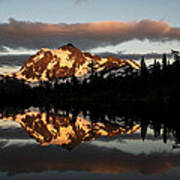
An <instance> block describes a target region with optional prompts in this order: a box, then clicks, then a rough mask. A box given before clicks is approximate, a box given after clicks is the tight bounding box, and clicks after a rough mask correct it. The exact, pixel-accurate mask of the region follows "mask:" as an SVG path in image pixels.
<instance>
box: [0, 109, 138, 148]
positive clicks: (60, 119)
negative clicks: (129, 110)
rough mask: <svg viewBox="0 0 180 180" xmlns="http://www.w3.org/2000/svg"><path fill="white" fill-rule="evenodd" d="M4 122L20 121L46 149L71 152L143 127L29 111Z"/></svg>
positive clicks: (5, 118)
mask: <svg viewBox="0 0 180 180" xmlns="http://www.w3.org/2000/svg"><path fill="white" fill-rule="evenodd" d="M2 119H3V120H12V121H16V122H18V123H19V124H21V126H22V127H23V128H24V129H25V131H26V132H27V133H28V134H30V136H32V137H34V138H35V139H36V140H37V141H38V142H39V143H40V144H41V145H42V146H47V145H50V144H57V145H59V146H62V147H64V148H66V149H68V150H71V149H72V148H74V147H76V146H77V145H78V144H80V143H83V142H85V141H90V140H95V139H96V138H99V137H101V136H105V137H113V136H116V135H123V134H132V133H134V132H135V131H136V130H139V129H140V128H141V127H140V125H139V124H134V125H133V126H127V125H125V124H124V122H122V123H121V124H110V123H107V122H106V123H102V122H92V121H88V120H86V119H85V118H84V117H81V116H75V117H74V116H73V115H72V114H69V115H67V114H66V113H64V114H63V112H61V113H60V114H56V113H52V112H51V113H47V112H42V113H40V112H36V111H29V110H26V111H24V113H19V114H14V115H10V116H5V115H4V116H3V115H2Z"/></svg>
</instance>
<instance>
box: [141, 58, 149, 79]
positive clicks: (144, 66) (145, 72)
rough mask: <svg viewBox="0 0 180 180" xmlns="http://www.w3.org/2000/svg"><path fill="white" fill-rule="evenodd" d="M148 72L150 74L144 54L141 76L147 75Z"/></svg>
mask: <svg viewBox="0 0 180 180" xmlns="http://www.w3.org/2000/svg"><path fill="white" fill-rule="evenodd" d="M147 74H148V69H147V66H146V63H145V60H144V56H143V57H142V59H141V77H145V76H146V75H147Z"/></svg>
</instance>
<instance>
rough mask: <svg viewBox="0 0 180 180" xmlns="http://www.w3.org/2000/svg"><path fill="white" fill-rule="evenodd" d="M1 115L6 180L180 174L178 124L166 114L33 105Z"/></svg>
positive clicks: (0, 167)
mask: <svg viewBox="0 0 180 180" xmlns="http://www.w3.org/2000/svg"><path fill="white" fill-rule="evenodd" d="M138 112H139V111H138ZM154 113H155V112H154ZM144 115H147V116H144ZM162 115H163V113H161V116H162ZM172 115H173V114H171V116H172ZM148 117H149V119H148ZM153 117H156V118H155V119H154V118H153ZM0 118H1V120H0V157H1V158H0V179H3V180H7V179H9V178H12V179H15V180H17V179H18V180H19V179H35V180H36V179H45V180H49V179H53V180H55V179H87V180H90V179H105V180H106V179H107V180H109V179H113V180H114V179H128V180H130V179H132V180H134V179H138V180H139V179H140V180H144V179H148V180H149V179H159V180H166V179H169V180H172V179H177V177H178V176H180V173H179V169H180V152H179V149H177V147H178V144H179V139H180V138H179V137H180V136H179V132H180V131H179V125H178V123H172V121H171V120H170V121H167V119H169V116H167V114H164V116H163V118H161V119H163V121H161V119H160V118H159V117H158V114H156V116H153V112H152V113H151V114H148V113H144V114H142V115H141V114H138V115H135V114H133V112H132V113H129V112H128V113H125V114H123V113H121V112H120V113H119V114H114V113H113V112H112V111H110V112H108V111H106V112H104V111H102V112H100V111H98V112H97V113H94V112H93V111H92V110H86V111H84V110H59V109H58V110H57V109H50V110H44V109H39V108H34V107H32V108H29V109H26V110H22V109H20V110H17V109H16V110H13V109H2V110H0ZM22 127H23V128H22ZM23 129H24V130H25V131H24V130H23ZM25 132H26V133H25ZM28 134H29V135H30V137H29V136H27V135H28ZM34 139H35V140H34ZM36 141H37V142H38V143H36ZM39 144H41V145H42V146H40V145H39ZM53 144H54V145H55V146H54V145H53ZM56 145H58V146H56ZM59 146H60V147H59ZM175 146H176V149H173V148H174V147H175ZM61 147H62V148H61ZM75 147H76V148H75ZM66 149H67V150H68V151H67V150H66ZM72 149H73V150H72ZM70 150H72V151H70Z"/></svg>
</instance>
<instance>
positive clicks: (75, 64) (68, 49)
mask: <svg viewBox="0 0 180 180" xmlns="http://www.w3.org/2000/svg"><path fill="white" fill-rule="evenodd" d="M127 68H131V69H132V70H138V69H139V68H140V65H139V64H137V63H136V62H134V61H133V60H121V59H117V58H115V57H106V58H101V57H99V56H97V55H94V54H90V53H88V52H83V51H81V50H79V49H78V48H76V47H75V46H73V45H72V44H67V45H65V46H62V47H60V48H58V49H55V50H51V49H48V48H43V49H41V50H40V51H39V52H37V54H35V55H34V56H31V57H30V58H29V60H28V61H27V62H26V63H25V64H24V65H23V66H22V68H21V69H20V70H19V71H18V72H16V73H11V74H8V75H7V76H11V77H15V78H17V79H23V80H26V81H30V82H38V81H48V80H53V79H56V78H60V77H72V76H76V77H82V76H84V75H86V74H88V73H91V72H92V71H94V72H101V71H103V70H106V71H108V70H111V69H118V70H120V69H121V73H122V71H126V69H127Z"/></svg>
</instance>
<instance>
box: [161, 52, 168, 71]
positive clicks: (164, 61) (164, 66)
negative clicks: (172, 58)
mask: <svg viewBox="0 0 180 180" xmlns="http://www.w3.org/2000/svg"><path fill="white" fill-rule="evenodd" d="M162 68H163V70H165V69H166V68H167V56H166V54H163V57H162Z"/></svg>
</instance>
